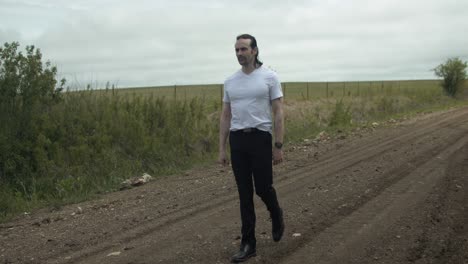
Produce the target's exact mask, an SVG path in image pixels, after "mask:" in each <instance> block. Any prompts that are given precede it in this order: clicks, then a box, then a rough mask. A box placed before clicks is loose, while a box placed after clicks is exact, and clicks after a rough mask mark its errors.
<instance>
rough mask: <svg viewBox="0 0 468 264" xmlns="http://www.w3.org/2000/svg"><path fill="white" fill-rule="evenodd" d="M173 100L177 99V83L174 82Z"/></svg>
mask: <svg viewBox="0 0 468 264" xmlns="http://www.w3.org/2000/svg"><path fill="white" fill-rule="evenodd" d="M174 101H177V84H174Z"/></svg>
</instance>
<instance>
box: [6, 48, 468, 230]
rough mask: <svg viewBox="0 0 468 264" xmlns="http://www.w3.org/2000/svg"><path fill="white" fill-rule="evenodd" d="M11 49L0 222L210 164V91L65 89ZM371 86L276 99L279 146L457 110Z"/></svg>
mask: <svg viewBox="0 0 468 264" xmlns="http://www.w3.org/2000/svg"><path fill="white" fill-rule="evenodd" d="M18 48H19V44H18V43H11V44H8V43H6V44H5V45H4V46H3V47H2V48H0V124H1V126H0V221H6V220H8V219H10V218H11V217H14V216H15V215H18V214H19V213H22V212H30V211H31V210H34V209H36V208H40V207H44V206H53V207H59V206H61V205H64V204H67V203H73V202H79V201H83V200H86V199H90V198H92V197H94V196H96V195H99V194H102V193H106V192H110V191H114V190H118V189H119V186H120V183H121V182H122V181H123V180H125V179H128V178H131V177H135V176H139V175H141V174H142V173H144V172H146V173H148V174H150V175H152V176H154V177H158V176H164V175H170V174H173V173H177V172H180V171H181V170H183V169H187V168H189V167H191V166H198V165H202V164H206V163H212V162H214V160H215V157H216V155H217V149H218V148H217V141H218V120H219V113H220V107H221V103H220V99H219V98H220V94H221V93H220V88H221V87H220V85H211V86H208V87H209V88H208V89H206V90H204V92H202V93H201V94H200V96H187V92H186V91H187V90H186V91H185V98H184V99H183V100H181V99H180V98H179V99H177V97H171V95H172V94H173V93H172V92H170V93H169V94H167V95H164V96H157V95H156V94H154V91H151V93H146V92H145V93H139V92H138V91H139V89H135V90H133V91H129V90H128V89H127V90H126V91H125V93H122V92H118V91H117V92H116V90H118V89H115V90H114V89H106V90H100V91H93V90H91V89H89V87H88V89H87V90H83V91H66V89H65V88H66V81H65V80H60V81H58V80H56V75H57V69H56V68H55V67H53V66H51V64H50V63H49V62H46V63H42V54H41V52H40V50H38V49H36V48H35V47H33V46H29V47H27V48H26V52H25V53H24V54H23V53H22V52H20V51H18ZM418 85H420V83H419V84H418ZM420 86H421V85H420ZM363 87H366V88H363ZM378 87H379V89H377V90H374V89H372V86H363V84H360V85H357V88H353V86H352V85H348V87H347V88H346V87H345V88H346V89H349V92H348V90H345V88H343V89H342V88H339V89H338V88H337V90H336V91H338V92H333V93H332V91H334V90H332V89H333V88H332V87H331V85H330V87H329V86H328V84H327V86H326V89H327V90H326V91H327V93H326V95H325V96H317V97H312V94H313V92H314V91H317V90H312V89H311V88H310V87H309V86H308V87H307V96H306V95H305V94H306V93H305V92H304V91H305V90H298V91H301V92H300V93H298V94H300V96H298V97H297V98H293V97H288V96H286V100H285V109H286V130H287V133H286V136H287V137H286V142H299V141H301V140H303V139H305V138H315V137H316V135H317V134H318V133H320V132H322V131H326V132H327V133H329V134H334V133H336V132H337V131H340V133H347V131H352V130H353V129H356V128H358V127H362V126H367V125H369V124H370V123H372V122H376V121H380V120H387V119H390V118H398V117H402V116H404V115H408V114H412V113H417V112H425V111H433V110H434V109H436V110H438V109H444V108H448V107H452V106H456V105H461V104H466V102H465V101H464V100H460V99H459V98H458V99H457V98H453V97H450V96H446V95H445V93H444V92H442V89H440V88H439V89H434V88H433V87H432V88H427V89H424V85H422V86H421V87H422V88H421V87H419V88H418V89H416V88H415V89H413V90H412V89H411V87H405V88H404V89H403V87H402V86H401V85H398V86H394V87H395V89H390V88H389V86H387V87H386V86H385V84H383V82H382V84H379V85H378ZM396 87H398V90H397V89H396ZM460 87H462V86H460ZM192 88H193V87H192ZM64 89H65V90H64ZM154 89H155V90H156V89H157V88H154ZM328 89H330V90H328ZM356 89H357V90H356ZM460 89H461V88H460ZM146 90H148V89H146ZM146 90H145V91H146ZM183 91H184V90H183V89H182V88H179V89H178V90H177V88H175V93H179V95H180V94H183ZM189 91H190V92H191V93H193V92H194V91H195V88H193V90H189ZM289 91H293V90H292V89H291V90H289ZM364 91H372V93H370V92H364ZM379 91H380V92H379ZM389 91H391V93H389ZM398 91H399V92H398ZM408 91H409V92H408ZM211 93H214V94H215V95H214V96H212V97H211V96H210V94H211ZM291 95H292V93H290V94H289V96H291ZM175 99H177V100H175Z"/></svg>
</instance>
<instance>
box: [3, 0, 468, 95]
mask: <svg viewBox="0 0 468 264" xmlns="http://www.w3.org/2000/svg"><path fill="white" fill-rule="evenodd" d="M0 4H1V5H2V9H1V10H0V17H1V18H0V40H2V41H10V40H13V39H18V38H19V39H20V41H21V42H22V44H23V45H27V44H34V45H36V46H37V47H39V48H41V50H42V51H43V54H44V58H47V59H50V60H51V61H52V62H53V63H55V64H56V65H57V66H58V68H59V71H60V73H61V74H62V75H63V76H64V77H67V79H69V80H71V81H74V80H76V82H77V83H80V84H82V83H86V82H99V83H105V82H107V81H110V82H118V83H119V85H120V86H147V85H165V84H169V85H172V84H202V83H221V82H223V80H224V78H225V77H226V76H228V75H229V74H231V73H232V72H233V71H235V70H237V69H238V68H239V66H238V64H237V62H236V59H235V55H234V50H233V45H234V42H235V36H236V35H238V34H241V33H251V34H253V35H255V36H256V37H257V40H258V43H259V47H260V56H261V58H262V59H263V60H264V62H265V64H266V65H270V66H272V67H273V68H275V69H276V70H277V71H278V73H279V75H280V77H281V79H282V80H283V81H323V80H359V79H362V80H367V79H376V78H379V79H398V78H400V79H412V78H433V74H432V72H430V69H431V68H433V67H435V66H436V65H437V64H439V63H441V62H442V61H443V60H445V59H446V58H447V57H453V56H461V57H462V58H465V59H468V57H467V55H468V40H467V39H466V38H465V37H464V34H463V32H466V31H468V22H466V17H468V2H463V1H457V0H445V1H442V0H427V1H422V0H413V1H402V0H401V1H395V0H376V1H367V0H352V1H339V0H330V1H294V4H291V3H289V2H288V3H287V2H286V1H278V0H270V1H266V0H261V1H248V2H244V3H239V2H234V1H228V0H216V1H215V0H207V1H188V0H173V1H149V0H148V1H146V0H143V1H134V2H132V3H130V2H128V1H123V0H117V1H107V0H106V1H87V0H86V1H85V0H77V1H74V2H73V3H70V2H68V1H59V0H49V1H45V0H44V1H39V0H38V1H24V0H23V1H4V0H0ZM463 56H464V57H463Z"/></svg>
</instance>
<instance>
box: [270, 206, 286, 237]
mask: <svg viewBox="0 0 468 264" xmlns="http://www.w3.org/2000/svg"><path fill="white" fill-rule="evenodd" d="M271 223H272V235H273V241H275V242H278V241H280V240H281V238H282V237H283V233H284V220H283V209H280V211H279V214H278V215H277V216H276V217H272V218H271Z"/></svg>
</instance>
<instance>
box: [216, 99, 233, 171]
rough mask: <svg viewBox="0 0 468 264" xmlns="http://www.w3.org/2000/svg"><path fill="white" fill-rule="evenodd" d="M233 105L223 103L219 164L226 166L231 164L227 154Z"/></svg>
mask: <svg viewBox="0 0 468 264" xmlns="http://www.w3.org/2000/svg"><path fill="white" fill-rule="evenodd" d="M231 118H232V115H231V104H230V103H223V110H222V111H221V117H220V121H219V158H218V162H219V163H220V164H221V165H223V166H226V165H228V164H229V161H228V159H227V154H226V143H227V138H228V136H229V128H230V127H231Z"/></svg>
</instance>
